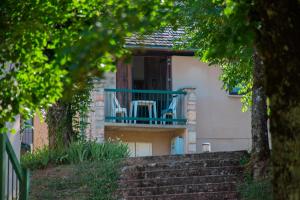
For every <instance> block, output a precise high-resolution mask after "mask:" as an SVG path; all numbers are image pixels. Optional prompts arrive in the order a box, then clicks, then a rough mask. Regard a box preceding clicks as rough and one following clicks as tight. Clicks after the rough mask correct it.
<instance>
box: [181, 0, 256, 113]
mask: <svg viewBox="0 0 300 200" xmlns="http://www.w3.org/2000/svg"><path fill="white" fill-rule="evenodd" d="M234 2H235V1H229V0H215V1H211V0H183V4H179V5H178V6H179V7H180V8H181V12H180V14H181V15H180V17H179V20H178V22H179V24H180V26H183V27H184V30H185V35H184V36H183V37H182V38H181V40H180V43H179V44H180V45H178V48H192V49H196V54H197V56H199V57H200V58H201V60H202V61H204V62H208V63H209V64H211V65H215V64H217V65H220V66H221V69H222V75H221V77H220V78H221V80H222V81H223V83H224V85H223V86H224V88H225V89H226V90H232V89H233V88H234V87H236V86H238V87H241V88H243V90H241V91H240V92H241V93H243V94H246V95H244V97H243V99H242V101H243V103H244V108H243V109H244V110H246V108H247V107H249V106H250V105H251V88H252V67H253V61H252V54H253V51H254V30H255V29H254V28H255V27H256V24H254V23H251V22H250V20H249V15H250V12H251V9H250V8H249V6H248V4H246V1H238V2H239V3H237V4H235V3H234ZM237 7H238V8H237Z"/></svg>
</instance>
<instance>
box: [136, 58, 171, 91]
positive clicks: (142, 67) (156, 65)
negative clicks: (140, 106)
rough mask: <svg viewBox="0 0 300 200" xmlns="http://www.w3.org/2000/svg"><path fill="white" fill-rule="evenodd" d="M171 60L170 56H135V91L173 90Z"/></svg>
mask: <svg viewBox="0 0 300 200" xmlns="http://www.w3.org/2000/svg"><path fill="white" fill-rule="evenodd" d="M171 82H172V79H171V59H170V57H168V56H134V57H133V62H132V85H133V89H141V90H143V89H144V90H171V89H172V88H171V86H172V84H171Z"/></svg>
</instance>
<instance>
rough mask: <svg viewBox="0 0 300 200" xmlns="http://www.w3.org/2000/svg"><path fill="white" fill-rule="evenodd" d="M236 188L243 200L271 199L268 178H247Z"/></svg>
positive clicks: (270, 185)
mask: <svg viewBox="0 0 300 200" xmlns="http://www.w3.org/2000/svg"><path fill="white" fill-rule="evenodd" d="M238 190H239V193H240V195H241V197H242V199H243V200H273V197H272V193H273V192H272V184H271V181H270V180H269V179H262V180H252V179H251V180H248V181H246V182H244V183H243V184H241V185H240V186H239V188H238Z"/></svg>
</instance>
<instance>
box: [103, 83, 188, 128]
mask: <svg viewBox="0 0 300 200" xmlns="http://www.w3.org/2000/svg"><path fill="white" fill-rule="evenodd" d="M185 95H186V92H185V91H182V90H178V91H165V90H128V89H105V121H106V122H112V123H128V124H161V125H185V124H186V111H185Z"/></svg>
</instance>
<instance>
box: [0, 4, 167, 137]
mask: <svg viewBox="0 0 300 200" xmlns="http://www.w3.org/2000/svg"><path fill="white" fill-rule="evenodd" d="M172 5H173V4H172V1H160V0H154V1H150V2H149V1H146V0H141V1H131V0H108V1H107V0H91V1H72V0H67V1H30V0H27V1H22V2H20V1H16V0H4V1H1V4H0V13H1V22H0V23H1V24H0V25H1V32H0V41H1V44H0V47H1V52H0V62H1V63H2V65H1V66H0V67H1V70H0V78H1V82H0V88H1V90H2V91H1V93H0V99H1V101H0V129H1V132H6V131H7V130H6V129H5V128H4V127H5V126H4V124H5V122H7V121H13V120H14V116H15V115H17V114H21V115H22V116H23V117H24V118H28V117H30V116H32V115H33V113H34V112H36V111H39V110H40V109H41V108H49V107H50V106H51V105H52V104H53V103H55V102H57V100H58V99H60V98H61V97H62V94H63V92H68V93H65V95H64V96H65V97H67V96H71V95H72V93H73V92H74V88H73V86H74V85H73V83H74V82H76V83H79V84H80V83H84V82H86V80H87V78H88V77H91V76H94V75H101V74H102V73H103V72H104V71H109V70H113V69H114V62H115V59H116V58H119V57H121V56H122V55H123V54H125V53H127V52H128V51H127V50H126V49H124V41H125V38H126V37H129V36H130V35H131V34H133V33H137V32H141V33H143V32H145V28H147V29H148V31H151V30H152V29H154V28H155V27H157V26H160V25H164V24H165V20H166V19H167V18H168V17H169V16H170V12H168V11H169V8H171V7H172ZM69 92H70V93H69Z"/></svg>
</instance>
